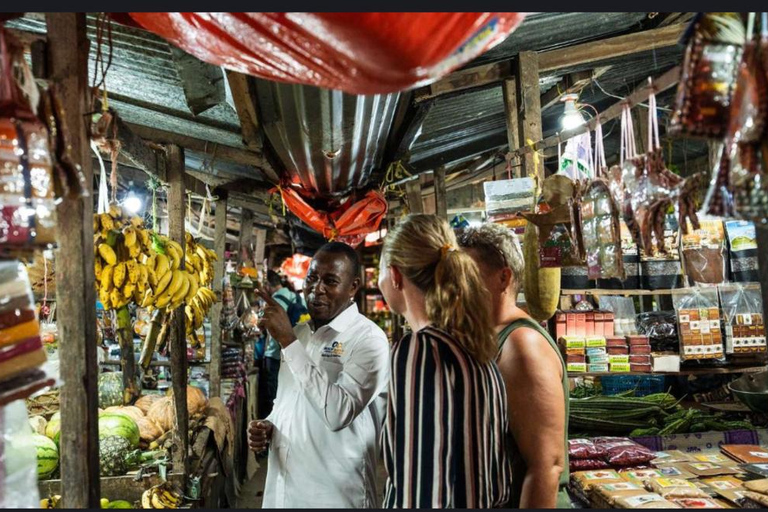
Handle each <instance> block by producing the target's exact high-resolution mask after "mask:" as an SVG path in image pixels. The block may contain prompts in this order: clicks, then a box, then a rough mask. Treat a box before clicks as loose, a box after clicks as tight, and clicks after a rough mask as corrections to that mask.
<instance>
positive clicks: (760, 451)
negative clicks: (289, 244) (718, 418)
mask: <svg viewBox="0 0 768 512" xmlns="http://www.w3.org/2000/svg"><path fill="white" fill-rule="evenodd" d="M720 449H721V450H722V451H723V453H725V454H726V455H728V456H729V457H730V458H732V459H733V460H736V461H738V462H742V463H744V464H761V463H768V448H763V447H762V446H758V445H756V444H724V445H722V446H721V447H720Z"/></svg>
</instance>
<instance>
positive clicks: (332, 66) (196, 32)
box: [118, 12, 525, 94]
mask: <svg viewBox="0 0 768 512" xmlns="http://www.w3.org/2000/svg"><path fill="white" fill-rule="evenodd" d="M129 14H130V17H131V18H132V19H133V21H134V22H136V24H138V25H139V26H141V27H143V28H145V29H147V30H149V31H151V32H154V33H155V34H157V35H159V36H161V37H163V38H165V39H167V40H168V41H170V42H171V43H173V44H175V45H176V46H178V47H180V48H182V49H183V50H185V51H186V52H188V53H190V54H192V55H194V56H195V57H197V58H199V59H200V60H203V61H205V62H208V63H210V64H214V65H217V66H224V67H225V68H227V69H231V70H233V71H239V72H241V73H245V74H248V75H254V76H257V77H260V78H266V79H269V80H277V81H280V82H289V83H298V84H306V85H314V86H318V87H324V88H327V89H338V90H342V91H344V92H347V93H350V94H385V93H391V92H396V91H401V90H404V89H409V88H412V87H416V86H420V85H425V84H427V83H429V82H432V81H434V80H436V79H438V78H440V77H441V76H443V75H445V74H446V73H448V72H450V71H452V70H453V69H456V68H458V67H460V66H462V65H463V64H465V63H467V62H469V61H470V60H472V59H474V58H475V57H477V56H478V55H480V54H481V53H483V52H484V51H486V50H488V49H489V48H491V47H493V46H494V45H496V44H497V43H499V42H501V41H503V40H504V38H506V37H507V36H508V35H509V34H510V33H511V32H512V31H513V30H514V29H515V28H516V27H517V26H518V25H519V24H520V22H521V21H522V20H523V18H524V16H525V15H524V14H522V13H445V12H442V13H384V12H369V13H257V12H250V13H243V12H229V13H227V12H208V13H203V12H198V13H190V12H186V13H180V12H157V13H141V12H132V13H129ZM118 19H119V18H118Z"/></svg>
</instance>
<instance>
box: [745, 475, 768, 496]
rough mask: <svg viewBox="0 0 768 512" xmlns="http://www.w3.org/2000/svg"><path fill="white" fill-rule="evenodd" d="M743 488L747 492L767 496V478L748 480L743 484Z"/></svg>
mask: <svg viewBox="0 0 768 512" xmlns="http://www.w3.org/2000/svg"><path fill="white" fill-rule="evenodd" d="M743 485H744V488H745V489H747V490H748V491H752V492H759V493H760V494H768V478H762V479H760V480H750V481H748V482H743Z"/></svg>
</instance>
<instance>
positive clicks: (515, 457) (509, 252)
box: [459, 224, 570, 509]
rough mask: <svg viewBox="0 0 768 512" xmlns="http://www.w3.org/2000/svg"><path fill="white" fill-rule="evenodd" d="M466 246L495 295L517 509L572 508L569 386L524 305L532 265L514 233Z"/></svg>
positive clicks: (486, 234)
mask: <svg viewBox="0 0 768 512" xmlns="http://www.w3.org/2000/svg"><path fill="white" fill-rule="evenodd" d="M459 244H460V245H461V246H462V248H463V249H464V251H465V252H466V253H467V254H469V255H470V256H471V257H472V258H473V259H474V260H475V262H476V263H477V266H478V267H479V269H480V273H481V275H482V277H483V282H484V283H485V285H486V286H487V288H488V291H489V292H490V296H489V302H490V304H491V308H492V314H493V322H494V324H495V325H496V332H497V333H498V334H497V339H498V355H497V356H496V362H497V363H498V365H499V370H501V374H502V375H503V377H504V383H505V384H506V389H507V397H508V400H509V414H510V415H509V426H510V431H511V434H512V437H510V439H509V440H508V442H507V446H508V448H509V449H510V456H511V459H512V495H511V501H510V503H509V504H508V507H509V508H530V509H532V508H554V507H557V508H570V500H569V499H568V495H567V493H566V491H565V485H566V484H567V483H568V449H567V442H566V432H567V431H568V424H567V420H568V410H567V404H568V402H567V400H568V380H567V372H566V367H565V363H564V362H563V358H562V357H561V355H560V352H559V350H558V349H557V345H556V344H555V342H554V341H553V340H552V338H551V337H550V336H549V333H547V331H545V330H544V329H543V328H542V327H541V326H540V325H539V324H537V323H536V322H535V321H534V320H533V319H532V318H531V317H530V316H528V315H527V314H526V313H525V311H523V310H522V309H520V308H519V307H518V306H517V303H516V302H517V293H518V291H519V288H520V286H519V284H520V281H521V279H522V274H523V269H524V263H523V255H522V251H521V250H520V244H519V243H518V241H517V237H515V235H514V233H512V232H511V231H510V230H509V229H507V228H505V227H503V226H499V225H498V224H483V225H481V226H479V227H476V228H468V229H466V230H464V231H463V232H462V233H461V234H460V235H459Z"/></svg>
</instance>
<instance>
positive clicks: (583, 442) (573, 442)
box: [568, 439, 606, 469]
mask: <svg viewBox="0 0 768 512" xmlns="http://www.w3.org/2000/svg"><path fill="white" fill-rule="evenodd" d="M605 454H606V451H605V448H603V447H602V446H598V445H596V444H595V443H593V442H592V441H590V440H589V439H569V440H568V457H569V458H570V459H600V458H602V457H605ZM582 469H584V468H582ZM595 469H602V468H595Z"/></svg>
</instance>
